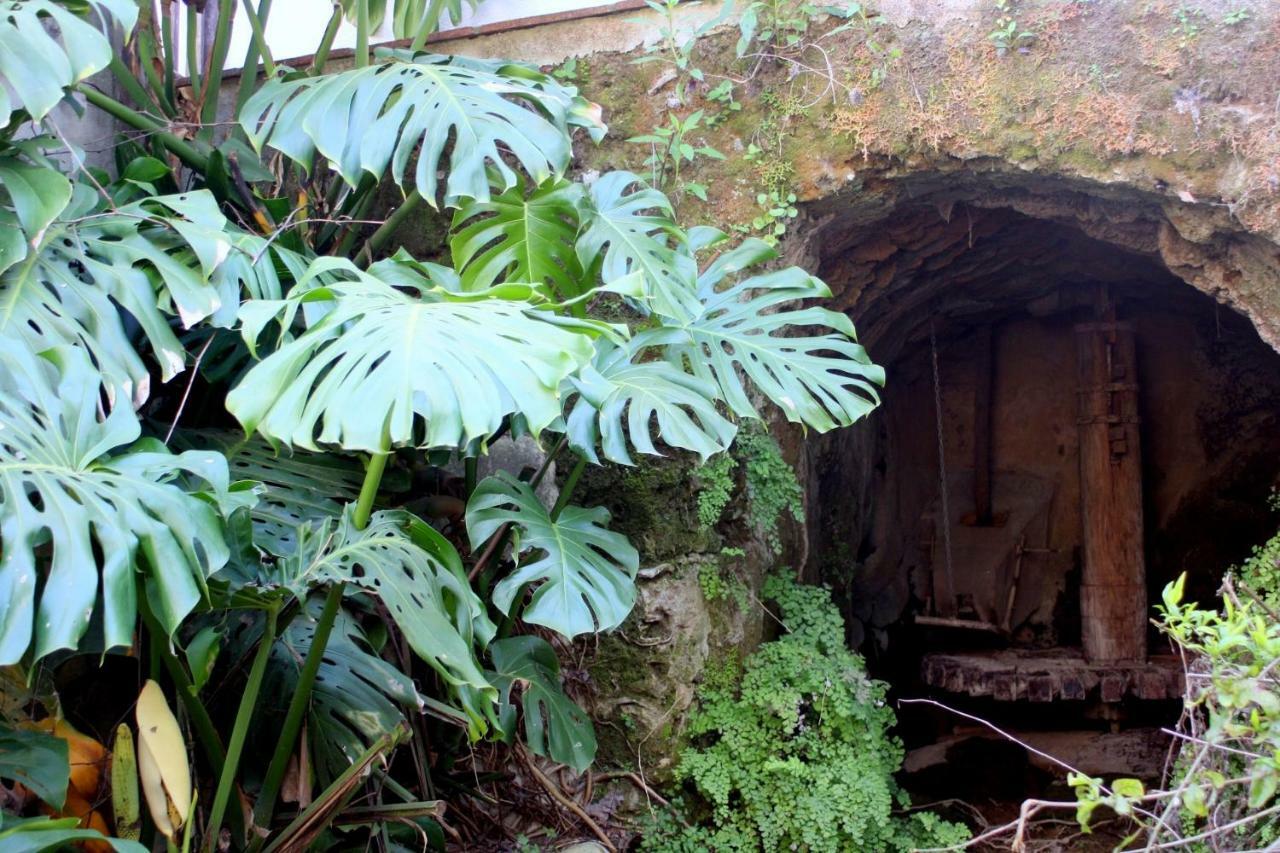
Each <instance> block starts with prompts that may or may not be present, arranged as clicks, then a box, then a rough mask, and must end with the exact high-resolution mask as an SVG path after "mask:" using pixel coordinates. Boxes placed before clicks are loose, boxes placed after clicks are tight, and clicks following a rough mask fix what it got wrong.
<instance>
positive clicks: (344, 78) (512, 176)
mask: <svg viewBox="0 0 1280 853" xmlns="http://www.w3.org/2000/svg"><path fill="white" fill-rule="evenodd" d="M379 58H380V59H381V60H382V61H380V62H377V63H375V64H373V65H368V66H365V67H364V68H354V69H351V70H350V71H343V72H340V73H337V74H327V75H324V76H321V77H297V76H295V77H291V78H282V77H276V78H273V79H271V80H269V81H267V83H266V84H265V85H264V86H263V87H262V88H261V89H259V90H258V91H257V93H255V94H254V96H253V97H252V98H250V99H249V101H248V103H246V104H245V107H244V110H243V111H242V113H241V115H240V121H241V124H242V125H243V126H244V128H245V132H246V133H247V134H248V135H249V138H250V140H251V141H252V142H253V144H254V145H255V146H256V147H257V148H259V149H261V148H262V147H263V146H264V145H265V146H270V147H272V148H275V149H276V150H278V151H280V152H282V153H283V154H285V155H286V156H287V157H289V158H291V159H293V160H295V161H297V162H298V163H300V164H302V165H303V166H304V167H306V168H310V167H311V165H312V162H313V160H314V159H315V155H316V154H317V153H319V154H321V155H322V156H324V157H325V158H326V159H328V161H329V162H330V163H331V164H332V166H333V168H334V169H336V170H337V171H338V173H339V174H341V175H342V177H343V178H344V179H345V180H346V181H347V182H348V183H349V184H352V185H355V184H357V183H359V181H360V179H361V178H362V177H363V176H364V175H365V174H370V175H373V176H374V177H376V178H381V177H382V176H383V175H385V174H386V172H387V170H388V169H390V171H391V175H392V177H393V178H394V179H395V181H396V183H397V184H400V185H402V186H403V185H404V178H405V168H406V166H407V165H408V163H409V160H410V158H411V156H413V155H416V156H417V158H418V159H417V167H416V173H415V175H414V184H415V185H416V187H417V189H418V191H419V192H420V193H421V194H422V196H423V198H425V199H427V200H428V201H429V202H431V203H432V204H435V202H436V197H437V191H438V190H439V189H440V187H439V179H438V178H437V173H438V172H440V171H446V172H447V173H448V178H447V180H446V182H445V186H444V192H443V197H444V202H445V204H446V205H448V206H455V205H456V204H457V202H458V201H459V200H461V199H464V198H474V199H479V200H481V201H485V200H487V199H488V198H489V182H490V179H491V177H496V180H497V182H498V185H499V186H500V187H501V188H503V189H506V188H508V187H511V186H512V185H514V184H515V183H516V172H515V171H514V170H513V169H512V168H511V167H510V166H509V165H507V160H508V158H510V159H514V160H515V161H516V162H518V163H519V164H520V166H521V167H522V168H523V169H524V170H525V172H526V173H527V174H528V175H529V176H530V177H531V178H532V179H533V180H534V181H535V182H536V183H541V182H542V181H544V180H546V179H547V178H549V177H551V176H552V175H553V174H559V173H561V172H563V171H564V169H565V167H566V166H567V165H568V163H569V158H570V155H571V154H572V148H571V144H570V138H569V127H570V126H571V125H589V126H592V127H593V131H594V132H603V128H602V127H598V126H597V125H596V124H595V122H594V119H593V118H592V111H591V108H590V105H588V104H587V102H585V101H583V100H582V99H581V98H580V97H578V94H577V90H576V89H574V88H573V87H566V86H562V85H560V84H559V83H557V82H556V81H555V80H553V79H552V78H551V77H548V76H547V75H545V74H541V73H539V72H537V71H535V70H533V69H530V68H527V67H525V66H522V65H516V64H512V63H504V62H491V61H485V60H474V59H464V58H461V57H456V56H455V57H450V56H437V55H433V54H425V53H418V54H415V53H411V52H409V51H405V50H386V51H379Z"/></svg>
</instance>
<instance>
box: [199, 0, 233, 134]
mask: <svg viewBox="0 0 1280 853" xmlns="http://www.w3.org/2000/svg"><path fill="white" fill-rule="evenodd" d="M235 15H236V4H235V0H218V26H217V29H216V30H214V33H213V47H212V48H211V49H210V51H209V64H208V66H206V67H205V69H204V87H203V88H202V89H201V91H200V98H199V104H200V124H201V128H200V131H199V135H200V137H201V138H203V139H212V138H213V132H214V130H215V127H214V125H215V124H216V123H217V121H218V92H219V90H220V89H221V88H222V70H223V68H224V67H225V66H226V64H227V50H228V48H230V47H231V24H232V22H233V21H234V20H235Z"/></svg>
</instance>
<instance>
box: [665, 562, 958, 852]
mask: <svg viewBox="0 0 1280 853" xmlns="http://www.w3.org/2000/svg"><path fill="white" fill-rule="evenodd" d="M765 592H766V595H767V596H768V597H769V598H772V599H774V600H776V601H777V603H778V606H779V608H780V610H781V618H782V620H783V622H784V623H785V624H786V626H787V628H788V632H787V633H786V634H785V635H783V636H782V637H780V638H779V639H777V640H774V641H772V642H769V643H765V644H764V645H763V646H761V647H760V649H759V651H757V652H756V653H755V654H754V655H752V656H751V657H750V658H748V659H747V660H746V662H745V664H744V665H742V666H741V667H739V666H736V665H729V666H726V667H724V668H723V669H722V670H721V671H718V672H716V673H714V674H713V675H712V676H711V677H709V678H708V680H707V682H706V683H705V684H704V686H703V687H702V689H701V690H700V692H699V704H698V707H697V709H696V710H695V712H694V714H693V715H692V717H691V719H690V734H691V736H692V738H693V744H694V745H692V746H690V747H689V748H688V749H686V750H685V751H684V753H683V754H682V755H681V757H680V763H679V765H678V767H677V769H676V778H677V780H679V781H681V782H685V783H687V785H688V786H689V787H690V788H691V789H692V790H693V791H695V792H696V795H697V800H698V802H699V804H700V805H701V806H702V809H701V812H702V813H704V817H705V819H704V820H702V821H700V822H698V823H696V824H694V825H692V826H685V825H683V824H682V823H681V822H680V821H679V820H677V819H675V818H674V816H673V815H671V814H667V815H664V816H663V817H662V818H661V819H659V820H658V821H656V822H655V824H654V825H653V827H652V828H651V830H650V831H649V833H648V834H647V836H646V838H645V841H644V846H643V847H642V849H643V850H646V851H653V852H654V853H682V851H704V850H717V851H720V850H725V851H754V850H767V851H774V850H803V851H849V850H857V851H877V850H909V849H913V848H915V847H920V846H938V845H946V844H951V843H955V842H958V841H962V840H963V839H965V838H967V837H968V833H967V830H965V829H964V828H963V827H961V826H958V825H956V824H952V823H948V822H946V821H943V820H941V819H939V818H938V817H937V816H936V815H932V814H929V813H924V812H919V813H915V814H912V815H909V816H898V815H895V814H894V810H895V809H897V808H900V807H902V806H904V805H906V804H907V799H906V795H905V794H904V793H903V792H902V791H901V789H900V788H899V787H898V786H897V784H896V783H895V782H894V779H893V773H894V772H895V771H896V770H897V769H898V767H899V765H900V763H901V761H902V746H901V744H899V743H898V741H897V740H896V739H895V738H893V737H892V736H890V735H889V734H888V729H889V727H890V726H892V725H893V722H894V715H893V711H892V710H891V709H890V708H889V707H888V705H887V704H886V702H885V685H884V684H883V683H881V682H877V681H873V680H871V679H870V678H868V677H867V674H866V671H865V668H864V666H863V663H862V659H861V658H860V657H859V656H858V655H856V654H854V653H853V652H852V651H850V650H849V649H848V648H847V647H846V646H845V642H844V623H843V620H842V619H841V618H840V614H839V612H838V611H837V610H836V608H835V606H834V605H833V604H832V602H831V598H830V595H829V594H828V592H827V591H826V590H825V589H822V588H819V587H806V586H797V585H795V584H794V583H791V582H790V581H787V580H783V579H779V578H772V579H770V581H769V582H768V583H767V584H766V589H765ZM690 813H691V814H698V813H699V811H698V810H697V809H694V810H692V811H691V812H690Z"/></svg>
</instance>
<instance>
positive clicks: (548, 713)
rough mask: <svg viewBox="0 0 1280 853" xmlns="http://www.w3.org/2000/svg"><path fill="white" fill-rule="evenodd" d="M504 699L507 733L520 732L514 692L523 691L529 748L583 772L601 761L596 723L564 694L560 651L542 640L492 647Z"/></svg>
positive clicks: (511, 640) (502, 707) (528, 639)
mask: <svg viewBox="0 0 1280 853" xmlns="http://www.w3.org/2000/svg"><path fill="white" fill-rule="evenodd" d="M490 651H491V652H492V654H493V665H494V668H495V669H496V670H497V672H495V673H492V678H493V681H494V683H495V684H497V685H498V688H499V691H500V694H501V705H500V708H499V714H500V718H501V719H502V721H503V729H504V730H505V731H506V732H508V733H511V732H513V731H514V730H515V720H516V708H515V702H514V697H513V693H514V690H513V688H514V687H516V686H521V687H523V693H522V695H521V706H522V708H523V709H524V736H525V742H526V743H528V745H529V748H530V749H531V750H533V751H534V752H535V753H537V754H538V755H542V756H546V757H548V758H550V759H551V760H552V761H558V762H560V763H562V764H567V765H569V766H570V767H572V768H573V769H574V770H577V771H578V772H579V773H581V772H582V771H583V770H586V769H587V768H588V767H590V766H591V762H592V760H594V759H595V756H596V734H595V731H594V730H593V729H592V726H591V718H590V717H588V716H587V715H586V714H585V713H584V712H583V710H582V709H581V708H579V707H578V706H577V705H576V704H574V702H573V700H571V699H570V698H569V697H568V696H566V695H565V694H564V689H563V688H562V687H561V686H560V661H559V660H558V659H557V658H556V652H555V649H553V648H551V646H550V644H548V643H547V641H546V640H543V639H541V638H539V637H509V638H507V639H505V640H498V641H496V642H494V644H493V645H492V646H491V647H490Z"/></svg>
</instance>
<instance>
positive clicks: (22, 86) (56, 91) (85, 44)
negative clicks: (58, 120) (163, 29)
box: [0, 0, 138, 130]
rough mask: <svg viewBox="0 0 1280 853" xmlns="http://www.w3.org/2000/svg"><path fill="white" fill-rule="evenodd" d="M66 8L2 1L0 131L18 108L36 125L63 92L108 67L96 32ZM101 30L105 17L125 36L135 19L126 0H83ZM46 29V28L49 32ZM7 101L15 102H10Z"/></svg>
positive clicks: (107, 53) (46, 1) (29, 0)
mask: <svg viewBox="0 0 1280 853" xmlns="http://www.w3.org/2000/svg"><path fill="white" fill-rule="evenodd" d="M71 5H72V4H71V3H56V2H52V0H8V2H6V3H5V4H4V13H3V14H2V15H0V130H3V129H4V128H5V127H6V126H7V125H9V124H10V123H11V122H12V121H13V119H14V116H13V113H14V111H15V110H18V109H22V110H25V111H26V112H27V114H28V115H29V116H30V117H31V118H32V119H34V120H36V121H39V120H41V119H43V118H44V117H45V116H46V115H48V113H49V111H50V110H52V109H53V108H54V107H55V106H57V105H58V102H59V101H61V100H62V97H63V94H64V92H65V90H66V89H67V88H68V87H70V86H73V85H75V84H76V83H79V82H80V81H81V80H86V79H88V78H89V77H91V76H93V75H94V74H96V73H97V72H99V71H101V70H102V69H104V68H106V67H107V66H108V65H109V64H110V63H111V55H112V49H111V42H110V41H108V40H107V37H106V35H105V34H103V33H102V32H101V31H100V30H99V29H98V27H95V26H94V25H93V24H91V23H89V22H88V21H85V20H84V19H83V18H82V17H81V16H80V15H77V14H76V13H74V12H72V11H71V9H70V8H68V7H69V6H71ZM77 5H78V6H80V7H81V8H83V9H84V10H85V11H86V12H88V11H89V10H90V9H91V10H92V11H93V12H94V13H96V15H97V17H98V18H99V20H100V21H101V22H102V24H103V26H104V27H105V26H106V23H107V17H108V14H110V17H111V18H114V19H115V21H116V22H118V23H119V24H120V25H121V26H122V27H123V28H124V30H125V32H126V33H127V32H128V31H129V30H131V29H133V25H134V22H135V21H136V20H137V17H138V7H137V4H135V3H132V2H130V0H84V2H81V3H79V4H77ZM49 24H52V25H53V27H52V28H51V27H50V26H49ZM11 95H12V96H16V97H17V101H16V102H15V101H14V100H13V99H12V97H11Z"/></svg>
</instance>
